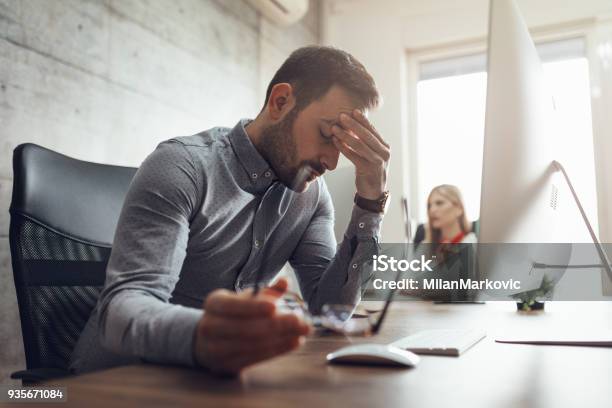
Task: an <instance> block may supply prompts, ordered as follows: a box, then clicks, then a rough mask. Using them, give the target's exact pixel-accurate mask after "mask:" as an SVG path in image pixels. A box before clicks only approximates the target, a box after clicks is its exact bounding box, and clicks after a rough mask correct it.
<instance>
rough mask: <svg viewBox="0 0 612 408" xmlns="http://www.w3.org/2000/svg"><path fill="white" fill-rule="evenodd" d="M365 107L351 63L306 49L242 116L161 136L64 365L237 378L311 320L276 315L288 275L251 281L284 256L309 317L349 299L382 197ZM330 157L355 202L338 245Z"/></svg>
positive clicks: (364, 81)
mask: <svg viewBox="0 0 612 408" xmlns="http://www.w3.org/2000/svg"><path fill="white" fill-rule="evenodd" d="M377 103H378V92H377V90H376V87H375V84H374V81H373V79H372V77H371V76H370V75H369V74H368V73H367V71H366V70H365V68H364V67H363V66H362V65H361V64H360V63H359V62H358V61H357V60H356V59H355V58H354V57H352V56H351V55H349V54H348V53H346V52H343V51H340V50H337V49H334V48H329V47H315V46H313V47H305V48H301V49H298V50H296V51H295V52H293V53H292V54H291V56H290V57H289V58H288V59H287V61H285V63H284V64H283V65H282V66H281V68H280V69H279V70H278V72H277V73H276V75H275V76H274V78H273V79H272V81H271V83H270V85H269V87H268V90H267V92H266V100H265V104H264V107H263V109H262V110H261V112H260V113H259V115H258V116H257V117H256V118H255V119H254V120H253V121H249V120H241V121H240V122H239V123H238V124H237V125H236V126H235V127H234V128H233V129H225V128H213V129H210V130H208V131H205V132H202V133H199V134H197V135H194V136H189V137H180V138H176V139H172V140H169V141H167V142H164V143H161V144H160V145H159V146H158V147H157V149H156V150H155V151H154V152H153V153H152V154H151V155H150V156H149V157H148V158H147V159H146V160H145V161H144V163H143V164H142V166H141V167H140V169H139V170H138V172H137V174H136V176H135V177H134V180H133V181H132V184H131V186H130V191H129V193H128V195H127V197H126V201H125V203H124V206H123V210H122V213H121V217H120V219H119V222H118V226H117V231H116V234H115V240H114V244H113V250H112V253H111V257H110V260H109V264H108V268H107V277H106V284H105V287H104V290H103V291H102V293H101V296H100V299H99V301H98V304H97V306H96V308H95V310H94V312H93V313H92V316H91V318H90V320H89V321H88V323H87V325H86V327H85V329H84V331H83V334H82V335H81V338H80V339H79V342H78V344H77V346H76V348H75V351H74V353H73V356H72V363H71V366H72V369H73V370H74V371H75V372H85V371H89V370H94V369H99V368H103V367H109V366H113V365H117V364H126V363H129V362H133V361H139V360H146V361H152V362H160V363H173V364H184V365H191V366H202V367H206V368H208V369H210V370H212V371H214V372H222V373H238V372H240V370H241V369H243V368H244V367H247V366H249V365H251V364H254V363H256V362H258V361H262V360H265V359H268V358H271V357H274V356H276V355H279V354H281V353H284V352H287V351H290V350H292V349H294V348H296V347H297V346H298V345H299V344H300V342H301V340H302V339H303V336H304V335H306V334H307V333H308V332H309V326H308V325H307V324H306V323H305V322H304V321H303V320H301V319H300V318H298V317H297V316H295V315H293V314H283V313H279V312H278V311H277V310H276V308H275V301H276V300H277V299H278V298H279V297H280V296H282V295H283V293H284V292H285V291H286V289H287V283H286V281H284V280H280V281H279V282H277V283H276V284H274V285H273V286H272V287H269V288H266V289H264V290H262V291H261V292H260V293H258V294H257V295H256V296H254V295H253V291H252V289H249V288H252V287H253V285H255V282H256V281H257V278H258V276H259V277H261V280H262V282H269V281H270V280H271V279H273V277H274V276H275V275H276V274H277V273H278V271H279V270H280V269H281V268H282V266H283V265H284V264H285V263H286V262H287V261H289V262H290V263H291V265H292V266H293V268H294V269H295V271H296V275H297V278H298V281H299V284H300V289H301V291H302V293H303V295H304V298H305V300H306V301H307V303H308V306H309V309H310V311H311V312H313V313H318V312H319V311H320V310H321V308H322V306H323V305H325V304H327V303H334V304H339V303H340V304H350V305H356V304H357V302H359V298H360V286H361V284H362V282H363V281H364V280H365V279H367V278H368V277H369V273H368V271H367V270H365V268H363V269H362V267H361V265H362V264H363V261H364V260H367V259H371V254H372V251H373V250H375V246H376V245H375V244H376V242H377V237H378V233H379V228H380V223H381V220H382V213H383V209H384V204H385V201H386V198H387V196H388V193H387V192H386V191H385V188H386V171H387V163H388V160H389V156H390V150H389V146H388V145H387V144H386V143H385V142H384V140H383V139H382V138H381V136H380V135H379V134H378V133H377V132H376V130H375V129H374V127H373V126H372V125H371V124H370V123H369V122H368V120H367V119H366V117H365V116H364V113H363V112H364V111H366V110H367V109H370V108H372V107H374V106H376V105H377ZM340 153H342V154H344V155H345V156H346V157H347V158H348V159H349V160H350V161H352V162H353V164H354V165H355V169H356V171H355V174H356V178H355V183H356V190H357V195H356V199H355V201H356V203H357V205H355V206H354V208H353V213H352V219H351V222H350V225H349V226H348V228H347V231H346V233H345V236H344V239H343V241H342V244H341V245H339V246H338V247H336V242H335V238H334V235H333V222H334V218H333V206H332V202H331V198H330V195H329V192H328V191H327V187H326V185H325V183H324V182H323V180H322V179H321V178H320V176H321V175H322V174H323V173H324V172H325V171H326V170H333V169H335V167H336V165H337V162H338V157H339V154H340ZM341 210H343V211H344V210H347V209H341ZM203 299H205V301H204V305H203V308H202V300H203Z"/></svg>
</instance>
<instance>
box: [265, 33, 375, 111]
mask: <svg viewBox="0 0 612 408" xmlns="http://www.w3.org/2000/svg"><path fill="white" fill-rule="evenodd" d="M280 83H289V84H291V86H292V87H293V92H294V95H295V98H296V108H297V109H298V111H299V110H302V109H303V108H305V107H306V106H308V105H309V104H310V103H311V102H314V101H315V100H317V99H319V98H321V97H323V95H325V94H326V93H327V91H329V89H330V88H331V87H332V86H333V85H339V86H340V87H342V88H343V89H344V90H345V91H347V92H348V93H349V94H350V95H351V96H352V97H354V98H355V99H356V101H357V103H358V108H360V109H371V108H374V107H376V106H378V102H379V95H378V90H377V89H376V84H375V83H374V79H373V78H372V76H371V75H370V74H369V73H368V71H366V69H365V67H364V66H363V64H361V62H359V61H357V59H356V58H355V57H353V56H352V55H351V54H349V53H348V52H346V51H342V50H339V49H337V48H334V47H325V46H316V45H312V46H308V47H302V48H298V49H297V50H295V51H293V52H292V53H291V55H290V56H289V58H287V60H286V61H285V62H284V63H283V65H281V67H280V68H279V69H278V71H276V74H275V75H274V77H273V78H272V80H271V81H270V84H269V85H268V89H267V91H266V100H265V102H264V108H265V106H267V104H268V100H269V99H270V93H271V92H272V87H274V85H276V84H280Z"/></svg>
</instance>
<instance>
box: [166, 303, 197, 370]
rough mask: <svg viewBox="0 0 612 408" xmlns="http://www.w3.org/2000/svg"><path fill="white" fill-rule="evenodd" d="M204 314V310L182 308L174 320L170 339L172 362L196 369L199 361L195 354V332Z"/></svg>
mask: <svg viewBox="0 0 612 408" xmlns="http://www.w3.org/2000/svg"><path fill="white" fill-rule="evenodd" d="M203 313H204V312H203V311H202V309H195V308H191V307H182V308H181V309H180V313H176V315H175V316H174V318H173V321H172V324H171V328H170V330H169V332H170V333H171V334H170V337H169V338H168V342H169V344H168V354H169V356H171V358H170V360H172V361H170V362H172V363H178V364H183V365H186V366H191V367H196V366H197V365H198V364H197V361H196V360H195V355H194V352H193V348H194V342H195V331H196V328H197V327H198V323H199V321H200V319H201V318H202V314H203Z"/></svg>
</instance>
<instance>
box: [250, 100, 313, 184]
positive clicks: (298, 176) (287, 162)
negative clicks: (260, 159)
mask: <svg viewBox="0 0 612 408" xmlns="http://www.w3.org/2000/svg"><path fill="white" fill-rule="evenodd" d="M298 113H299V111H298V110H297V109H296V108H293V109H292V110H291V111H290V112H289V113H287V115H286V116H285V117H284V118H283V120H282V121H280V122H279V123H277V124H275V125H271V126H269V127H267V128H266V129H264V130H263V132H262V135H261V139H260V144H259V150H260V153H261V154H262V156H264V158H265V159H266V160H267V162H268V163H269V164H270V167H272V170H274V173H276V176H277V177H278V178H279V180H280V181H281V183H283V184H284V185H285V186H287V187H289V188H290V189H292V190H294V191H297V192H302V191H304V190H305V189H306V186H307V184H306V181H307V180H308V179H309V178H310V177H311V176H312V172H313V170H314V171H316V172H317V173H319V175H322V174H323V173H324V172H325V169H324V168H323V166H321V164H320V163H318V162H315V161H312V160H306V161H302V162H298V154H297V145H296V141H295V136H294V134H293V124H294V122H295V119H296V118H297V115H298Z"/></svg>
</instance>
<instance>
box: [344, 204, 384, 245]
mask: <svg viewBox="0 0 612 408" xmlns="http://www.w3.org/2000/svg"><path fill="white" fill-rule="evenodd" d="M382 220H383V214H380V213H375V212H372V211H368V210H364V209H363V208H361V207H359V206H358V205H353V213H352V215H351V221H350V222H349V225H348V227H347V229H346V237H347V238H349V239H351V238H353V237H354V236H357V239H360V240H361V239H371V238H373V237H376V238H378V237H379V236H380V226H381V224H382Z"/></svg>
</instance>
